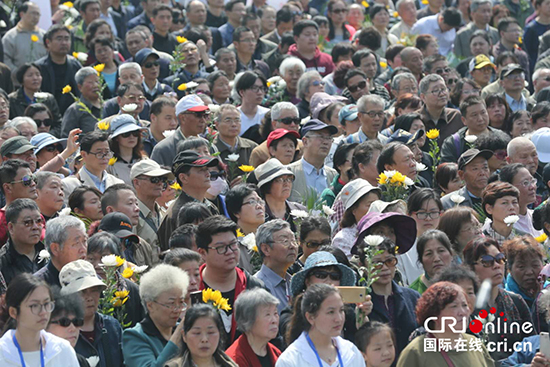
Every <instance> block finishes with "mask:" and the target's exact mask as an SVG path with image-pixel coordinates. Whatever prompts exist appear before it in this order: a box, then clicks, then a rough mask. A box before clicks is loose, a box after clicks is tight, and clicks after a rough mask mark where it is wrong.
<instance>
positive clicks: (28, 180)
mask: <svg viewBox="0 0 550 367" xmlns="http://www.w3.org/2000/svg"><path fill="white" fill-rule="evenodd" d="M9 183H11V184H15V183H22V184H23V186H27V187H28V186H31V185H32V184H33V183H36V176H35V175H30V176H23V178H21V179H20V180H19V181H12V182H9Z"/></svg>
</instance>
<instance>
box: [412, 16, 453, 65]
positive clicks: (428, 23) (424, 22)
mask: <svg viewBox="0 0 550 367" xmlns="http://www.w3.org/2000/svg"><path fill="white" fill-rule="evenodd" d="M438 17H439V14H436V15H431V16H429V17H425V18H422V19H420V20H419V21H417V22H416V23H415V25H414V26H413V27H412V30H411V33H413V34H431V35H432V36H434V37H435V38H437V44H438V45H439V53H440V54H441V55H443V56H447V54H449V53H450V52H451V51H452V50H453V45H454V42H455V38H456V30H455V29H454V28H453V29H451V30H450V31H448V32H442V31H441V28H439V24H438V22H437V18H438Z"/></svg>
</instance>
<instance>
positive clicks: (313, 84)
mask: <svg viewBox="0 0 550 367" xmlns="http://www.w3.org/2000/svg"><path fill="white" fill-rule="evenodd" d="M311 85H312V86H314V87H318V86H324V85H325V82H324V81H322V80H314V81H313V82H312V83H311Z"/></svg>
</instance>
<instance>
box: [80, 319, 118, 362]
mask: <svg viewBox="0 0 550 367" xmlns="http://www.w3.org/2000/svg"><path fill="white" fill-rule="evenodd" d="M94 331H95V335H94V344H93V345H92V344H91V343H90V342H89V341H88V340H87V339H86V338H85V337H83V336H82V334H80V335H79V337H78V341H77V342H76V346H75V347H74V350H75V352H76V353H78V354H81V355H82V356H84V357H85V358H89V357H91V356H99V364H98V365H97V366H98V367H123V366H124V358H123V356H122V327H121V326H120V323H119V322H118V321H117V320H116V319H115V318H113V317H111V316H105V315H102V314H100V313H98V312H96V313H95V324H94Z"/></svg>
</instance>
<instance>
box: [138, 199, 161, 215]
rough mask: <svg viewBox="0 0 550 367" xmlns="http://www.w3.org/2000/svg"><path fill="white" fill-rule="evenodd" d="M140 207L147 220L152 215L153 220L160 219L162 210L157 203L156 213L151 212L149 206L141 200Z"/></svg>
mask: <svg viewBox="0 0 550 367" xmlns="http://www.w3.org/2000/svg"><path fill="white" fill-rule="evenodd" d="M138 207H139V210H140V211H141V213H142V214H143V216H144V217H145V218H147V217H148V216H149V214H151V217H152V218H155V217H158V216H159V215H160V210H159V207H158V204H157V203H155V212H151V210H150V209H149V208H148V207H147V205H145V204H144V203H143V201H141V200H139V199H138Z"/></svg>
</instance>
